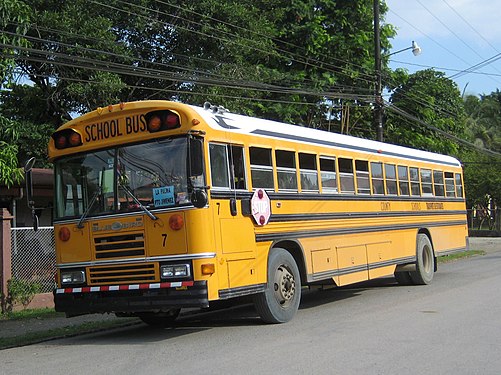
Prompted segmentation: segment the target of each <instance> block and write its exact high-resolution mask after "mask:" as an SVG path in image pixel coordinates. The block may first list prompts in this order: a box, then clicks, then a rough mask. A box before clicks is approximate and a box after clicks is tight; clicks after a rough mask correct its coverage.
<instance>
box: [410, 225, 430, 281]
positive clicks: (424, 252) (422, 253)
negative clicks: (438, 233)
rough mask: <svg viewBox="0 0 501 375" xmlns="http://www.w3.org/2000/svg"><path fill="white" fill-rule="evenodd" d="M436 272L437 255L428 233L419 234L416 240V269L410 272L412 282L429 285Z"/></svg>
mask: <svg viewBox="0 0 501 375" xmlns="http://www.w3.org/2000/svg"><path fill="white" fill-rule="evenodd" d="M434 272H435V255H434V253H433V246H432V245H431V242H430V239H429V238H428V236H427V235H426V234H418V235H417V241H416V271H412V272H410V276H411V278H412V282H413V283H414V284H416V285H428V284H430V283H431V282H432V280H433V274H434Z"/></svg>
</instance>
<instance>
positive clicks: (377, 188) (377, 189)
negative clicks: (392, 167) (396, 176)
mask: <svg viewBox="0 0 501 375" xmlns="http://www.w3.org/2000/svg"><path fill="white" fill-rule="evenodd" d="M371 177H372V194H377V195H384V180H383V164H382V163H371Z"/></svg>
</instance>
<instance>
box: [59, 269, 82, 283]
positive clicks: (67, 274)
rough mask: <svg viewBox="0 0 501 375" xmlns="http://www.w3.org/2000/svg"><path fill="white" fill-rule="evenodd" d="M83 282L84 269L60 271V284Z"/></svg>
mask: <svg viewBox="0 0 501 375" xmlns="http://www.w3.org/2000/svg"><path fill="white" fill-rule="evenodd" d="M83 283H85V272H84V271H62V272H61V285H70V284H83Z"/></svg>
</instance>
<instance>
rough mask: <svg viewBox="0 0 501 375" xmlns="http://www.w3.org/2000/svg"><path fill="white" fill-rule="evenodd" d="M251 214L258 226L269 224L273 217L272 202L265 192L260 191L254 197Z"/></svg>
mask: <svg viewBox="0 0 501 375" xmlns="http://www.w3.org/2000/svg"><path fill="white" fill-rule="evenodd" d="M251 212H252V216H253V217H254V220H256V224H257V225H266V224H268V220H270V216H271V202H270V197H268V194H267V193H266V191H265V190H263V189H258V190H256V191H255V192H254V194H253V195H252V198H251Z"/></svg>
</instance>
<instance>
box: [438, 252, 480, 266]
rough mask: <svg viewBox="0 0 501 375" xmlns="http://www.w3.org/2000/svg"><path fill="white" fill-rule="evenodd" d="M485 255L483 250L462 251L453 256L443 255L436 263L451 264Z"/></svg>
mask: <svg viewBox="0 0 501 375" xmlns="http://www.w3.org/2000/svg"><path fill="white" fill-rule="evenodd" d="M485 254H487V253H486V252H485V251H483V250H467V251H462V252H459V253H455V254H450V255H444V256H441V257H438V259H437V261H438V263H448V262H453V261H455V260H459V259H465V258H471V257H475V256H479V255H485Z"/></svg>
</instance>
